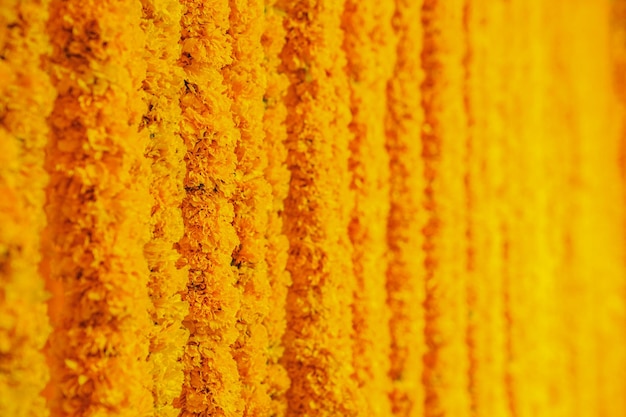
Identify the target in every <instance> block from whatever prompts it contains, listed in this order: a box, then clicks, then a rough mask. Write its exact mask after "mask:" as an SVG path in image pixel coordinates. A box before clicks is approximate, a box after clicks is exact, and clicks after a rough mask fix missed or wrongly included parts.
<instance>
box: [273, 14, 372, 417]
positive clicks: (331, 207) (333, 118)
mask: <svg viewBox="0 0 626 417" xmlns="http://www.w3.org/2000/svg"><path fill="white" fill-rule="evenodd" d="M279 5H280V7H281V8H282V9H283V10H285V11H286V13H287V18H286V22H285V27H286V31H287V42H286V44H285V47H284V48H283V51H282V61H283V63H282V70H283V71H284V72H285V73H286V74H287V76H288V77H289V81H290V88H289V91H288V94H287V97H286V105H287V109H288V114H287V133H288V139H287V149H288V156H287V166H288V167H289V169H290V171H291V182H290V188H289V195H288V197H287V200H286V201H285V214H286V223H285V229H286V232H287V236H288V238H289V243H290V250H289V260H288V262H287V269H288V270H289V271H290V273H291V276H292V279H293V284H292V286H291V287H290V289H289V294H288V298H287V322H288V327H287V332H286V334H285V339H284V341H285V357H284V363H285V366H286V368H287V372H288V373H289V377H290V379H291V387H290V388H289V390H288V392H287V403H288V409H287V415H288V416H313V415H342V416H356V415H359V413H361V412H362V410H363V406H364V405H363V398H362V397H361V393H360V392H359V391H358V387H357V384H356V381H354V380H353V379H352V377H351V376H352V374H353V373H354V368H353V366H352V345H353V340H354V339H353V335H354V331H353V328H352V314H351V308H350V304H351V303H352V302H353V294H354V291H355V289H356V286H355V284H356V283H355V279H354V275H353V266H352V261H351V259H352V253H351V252H352V249H351V245H350V240H349V237H348V233H347V230H348V223H349V220H350V213H351V211H352V206H353V201H354V200H353V195H352V193H351V192H350V190H349V185H350V178H349V176H348V158H349V156H350V155H349V148H348V145H349V142H350V140H351V136H352V135H351V133H350V130H349V128H348V124H349V122H350V109H349V88H348V81H347V77H346V74H345V72H344V67H345V65H346V60H345V56H344V54H343V53H342V50H341V45H342V36H343V35H342V32H341V28H340V24H341V13H342V11H343V6H344V5H343V2H329V3H315V2H310V3H303V2H299V1H283V2H280V3H279Z"/></svg>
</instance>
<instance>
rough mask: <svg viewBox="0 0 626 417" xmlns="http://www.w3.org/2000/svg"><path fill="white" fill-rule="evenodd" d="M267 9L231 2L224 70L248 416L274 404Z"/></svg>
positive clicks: (237, 350) (240, 359) (239, 356)
mask: <svg viewBox="0 0 626 417" xmlns="http://www.w3.org/2000/svg"><path fill="white" fill-rule="evenodd" d="M264 7H265V6H264V3H263V1H261V0H248V1H231V2H230V16H229V19H230V29H229V34H230V35H231V36H232V47H233V55H234V56H236V57H237V59H236V60H233V62H232V64H231V65H229V66H227V67H226V68H225V69H224V72H223V74H224V81H225V83H226V84H227V85H228V88H229V96H230V97H231V99H232V106H231V111H232V117H233V122H234V124H235V127H236V128H237V129H238V130H239V131H240V136H239V140H238V142H237V145H236V147H235V154H236V156H237V168H236V171H235V175H236V181H237V184H236V186H237V191H236V192H235V193H234V194H233V196H232V198H231V201H232V204H233V207H234V210H235V218H234V222H233V225H234V226H235V230H236V232H237V236H238V237H239V246H238V247H237V248H235V250H234V251H233V254H232V262H231V263H232V265H233V266H234V268H236V273H237V284H236V286H237V288H238V289H239V291H240V292H241V297H242V300H241V308H240V310H239V312H238V313H237V329H238V330H239V337H238V339H237V341H236V342H235V343H234V344H233V345H232V347H231V349H232V353H233V357H234V358H235V360H236V361H237V367H238V369H239V375H240V377H241V383H242V398H243V401H244V404H245V405H244V413H243V415H244V416H265V415H268V414H269V412H270V407H271V398H270V396H269V395H268V392H267V389H268V386H267V385H266V384H265V381H266V379H267V377H268V361H267V348H268V343H269V341H268V335H267V329H266V327H265V326H264V324H263V321H264V318H265V317H266V316H267V315H268V313H269V309H270V306H269V303H268V300H269V292H270V283H269V281H268V274H267V263H266V261H265V258H266V252H267V245H268V242H267V238H266V231H267V227H268V215H269V213H270V210H271V209H272V207H271V206H272V189H271V185H270V184H269V183H268V181H267V180H266V179H265V177H264V171H265V169H266V167H267V164H268V161H267V154H266V152H265V146H264V144H263V143H264V141H265V134H264V131H263V113H264V103H263V96H264V93H265V90H266V84H267V81H266V76H265V73H264V72H263V70H264V69H263V67H262V63H263V59H264V54H263V47H262V45H261V36H262V35H263V30H264V26H265V21H264V12H263V10H264Z"/></svg>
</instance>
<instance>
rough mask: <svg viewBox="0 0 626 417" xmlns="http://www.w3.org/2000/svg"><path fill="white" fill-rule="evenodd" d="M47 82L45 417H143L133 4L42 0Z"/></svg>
mask: <svg viewBox="0 0 626 417" xmlns="http://www.w3.org/2000/svg"><path fill="white" fill-rule="evenodd" d="M50 10H51V15H50V20H49V24H48V32H49V34H50V38H51V42H52V48H53V52H52V55H51V58H50V63H49V69H48V71H49V73H50V74H51V77H52V80H53V83H54V85H55V87H56V89H57V93H58V97H57V99H56V102H55V105H54V110H53V112H52V114H51V116H50V118H49V124H50V126H51V130H52V134H51V138H50V141H49V143H48V147H47V149H46V169H47V170H48V172H49V173H50V183H49V185H48V187H47V190H46V192H47V205H46V214H47V216H48V227H47V230H46V234H45V240H46V245H47V249H46V251H45V252H44V253H45V256H46V259H45V262H46V271H47V277H48V280H49V281H50V282H51V284H50V285H51V286H52V287H55V286H56V288H59V287H60V290H59V292H58V293H57V297H62V301H61V302H60V304H61V307H62V311H61V312H60V313H59V315H58V317H57V318H56V320H54V322H53V324H54V331H53V334H52V335H51V337H50V339H49V343H50V347H49V349H48V351H47V352H48V355H49V362H50V364H51V369H52V374H53V376H54V380H53V389H52V392H51V394H50V396H51V399H50V407H51V410H52V414H53V415H61V414H62V415H64V416H87V415H99V416H109V415H110V416H131V415H132V416H137V415H148V414H150V413H151V412H152V409H153V404H152V395H151V387H150V383H149V382H147V381H146V378H145V376H146V375H150V374H151V370H150V368H149V365H148V363H147V361H146V358H147V357H148V350H149V342H148V335H149V331H150V329H151V325H150V323H151V322H150V317H149V315H148V309H149V306H150V300H149V297H148V293H147V285H148V278H149V272H148V267H147V264H146V261H145V258H144V254H143V247H144V244H145V243H146V242H147V240H148V235H149V229H148V225H147V221H146V219H148V218H149V213H150V207H151V205H152V199H151V198H150V195H149V193H148V181H147V180H146V177H147V175H146V174H147V172H148V167H147V166H146V164H145V158H144V150H145V148H146V144H147V135H144V134H141V133H137V131H138V128H139V123H140V120H141V115H142V111H143V103H142V97H141V93H137V92H138V91H139V89H140V87H141V83H142V81H143V80H144V78H145V71H146V67H145V64H144V63H143V62H142V61H141V60H139V61H138V60H137V59H136V57H137V56H141V54H142V51H143V49H144V46H145V38H144V35H143V32H142V31H141V29H140V23H141V5H140V3H139V2H127V1H111V2H100V1H56V0H55V1H52V3H51V5H50ZM148 381H149V380H148Z"/></svg>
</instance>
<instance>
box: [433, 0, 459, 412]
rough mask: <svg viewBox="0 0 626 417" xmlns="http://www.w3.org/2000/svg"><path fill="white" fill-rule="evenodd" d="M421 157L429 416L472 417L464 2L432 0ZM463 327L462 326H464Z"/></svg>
mask: <svg viewBox="0 0 626 417" xmlns="http://www.w3.org/2000/svg"><path fill="white" fill-rule="evenodd" d="M422 25H423V31H424V41H423V52H422V65H423V70H424V73H425V78H424V81H423V83H422V89H421V93H422V107H423V109H424V116H425V118H424V126H423V134H422V146H423V148H422V155H423V158H424V167H425V170H424V175H425V181H426V188H425V195H424V197H425V205H424V207H425V208H426V210H427V211H428V221H427V223H426V226H425V227H424V229H423V233H424V239H425V242H424V251H425V252H426V253H425V267H426V277H425V283H424V284H425V287H426V298H425V301H424V307H425V318H426V323H425V344H426V353H425V355H424V378H423V383H424V388H425V407H426V408H425V410H424V411H425V415H426V416H428V417H430V416H438V415H441V414H449V415H455V416H460V417H462V416H467V415H469V402H470V396H469V393H468V391H467V389H466V388H467V386H468V383H469V382H468V374H469V370H468V368H469V363H468V362H469V357H468V356H469V355H468V348H467V345H466V329H467V300H466V291H465V290H466V280H465V271H466V268H467V252H466V248H465V247H464V246H463V245H464V242H465V238H466V225H465V224H464V223H465V221H464V220H465V219H464V216H463V209H462V207H464V206H465V205H466V197H465V194H466V190H465V185H464V175H465V172H464V167H465V156H464V153H465V149H466V146H467V144H466V141H467V121H466V120H465V116H464V81H465V72H466V70H465V67H464V58H465V54H466V51H465V47H466V44H465V31H464V27H463V2H462V1H455V2H451V3H449V4H446V5H445V6H444V5H443V4H442V3H440V2H438V1H429V0H425V1H424V4H423V8H422ZM460 329H462V330H460Z"/></svg>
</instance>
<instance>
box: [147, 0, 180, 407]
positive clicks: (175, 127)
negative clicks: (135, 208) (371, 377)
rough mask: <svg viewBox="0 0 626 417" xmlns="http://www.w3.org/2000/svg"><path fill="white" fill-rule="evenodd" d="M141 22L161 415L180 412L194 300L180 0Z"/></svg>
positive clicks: (150, 5) (161, 5)
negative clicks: (180, 264)
mask: <svg viewBox="0 0 626 417" xmlns="http://www.w3.org/2000/svg"><path fill="white" fill-rule="evenodd" d="M142 4H143V21H142V27H143V30H144V32H145V33H146V49H145V55H144V60H145V62H146V64H147V72H146V79H145V80H144V82H143V91H144V92H145V93H146V94H145V96H144V101H145V108H146V110H145V113H144V115H143V118H142V124H141V126H140V129H141V130H142V131H143V132H146V133H147V134H148V135H149V142H148V147H147V149H146V153H145V154H146V157H147V158H148V162H149V163H150V164H151V168H152V172H151V176H150V193H151V195H152V199H153V201H154V205H153V206H152V210H151V223H150V227H151V239H150V241H149V242H148V243H147V244H146V245H145V247H144V255H145V257H146V260H147V262H148V267H149V268H150V281H149V283H148V291H149V295H150V298H151V300H152V304H153V306H152V308H151V309H150V316H151V318H152V322H153V323H154V326H152V328H151V339H150V357H149V362H150V364H151V366H152V375H153V381H154V384H153V388H152V394H153V398H154V408H155V409H154V415H155V416H172V417H173V416H177V415H178V414H179V413H180V410H178V409H177V408H175V407H174V404H173V401H174V399H175V398H177V397H178V396H179V395H180V393H181V387H182V384H183V371H182V366H183V365H182V362H181V357H182V353H183V347H184V340H187V339H188V337H189V332H188V330H187V329H186V328H185V327H184V326H183V325H182V320H183V319H184V318H185V317H186V315H187V314H188V309H189V308H188V305H187V304H186V303H184V302H183V301H182V300H181V296H180V293H181V292H182V291H183V290H184V289H185V288H186V284H187V276H188V271H187V269H186V268H177V267H176V261H177V259H178V258H179V254H178V252H177V251H176V250H175V249H174V244H175V243H176V242H178V241H179V240H180V239H181V237H182V235H183V231H184V230H183V228H184V225H183V219H182V213H181V209H180V205H181V202H182V199H183V196H184V189H183V185H182V184H183V178H184V176H185V172H186V167H185V163H184V160H183V158H184V155H185V145H184V143H183V141H182V139H181V137H180V132H179V131H180V122H181V111H180V104H179V101H178V98H179V96H180V91H181V89H182V88H183V85H184V84H183V76H182V68H181V67H180V66H179V65H178V59H179V57H180V54H181V51H180V45H179V43H178V42H179V40H180V18H181V14H182V8H181V6H180V3H179V2H178V1H173V0H170V1H166V2H160V1H153V0H146V1H143V2H142Z"/></svg>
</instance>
